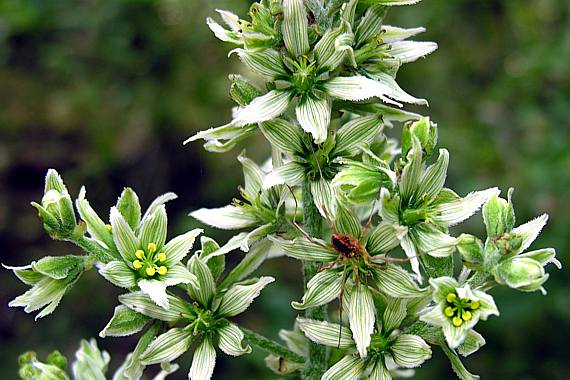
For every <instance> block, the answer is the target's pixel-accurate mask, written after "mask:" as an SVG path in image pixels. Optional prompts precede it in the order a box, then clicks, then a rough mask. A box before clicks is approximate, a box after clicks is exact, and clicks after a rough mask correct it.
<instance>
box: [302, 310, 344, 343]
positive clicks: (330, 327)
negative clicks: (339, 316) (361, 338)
mask: <svg viewBox="0 0 570 380" xmlns="http://www.w3.org/2000/svg"><path fill="white" fill-rule="evenodd" d="M297 324H298V326H299V329H301V331H302V332H303V333H304V334H305V336H306V337H307V338H309V339H310V340H312V341H313V342H315V343H317V344H322V345H325V346H328V347H335V348H340V349H346V348H351V347H354V340H353V339H352V332H351V331H350V329H349V328H348V327H344V326H341V325H339V324H336V323H331V322H326V321H317V320H314V319H307V318H301V317H297Z"/></svg>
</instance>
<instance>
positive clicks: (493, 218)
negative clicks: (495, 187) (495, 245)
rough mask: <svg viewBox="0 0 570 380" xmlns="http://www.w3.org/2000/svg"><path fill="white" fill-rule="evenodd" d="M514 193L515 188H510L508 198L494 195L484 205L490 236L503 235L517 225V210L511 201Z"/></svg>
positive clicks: (484, 217) (486, 224)
mask: <svg viewBox="0 0 570 380" xmlns="http://www.w3.org/2000/svg"><path fill="white" fill-rule="evenodd" d="M512 194H513V188H510V189H509V191H508V195H507V200H505V199H502V198H499V197H498V196H497V195H494V196H492V197H491V198H489V200H488V201H487V203H485V205H484V206H483V220H484V221H485V226H486V227H487V236H488V237H497V236H501V235H503V234H505V233H507V232H510V231H511V230H512V229H513V227H514V225H515V210H514V208H513V204H512V203H511V196H512Z"/></svg>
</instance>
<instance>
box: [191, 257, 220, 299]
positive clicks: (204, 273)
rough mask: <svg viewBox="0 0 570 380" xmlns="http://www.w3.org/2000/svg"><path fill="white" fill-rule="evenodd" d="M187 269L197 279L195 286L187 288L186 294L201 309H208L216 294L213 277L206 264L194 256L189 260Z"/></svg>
mask: <svg viewBox="0 0 570 380" xmlns="http://www.w3.org/2000/svg"><path fill="white" fill-rule="evenodd" d="M188 268H189V269H190V271H191V272H192V274H193V275H194V276H195V277H196V278H197V282H196V284H195V285H192V284H191V285H190V286H189V287H188V293H189V294H190V296H191V297H192V299H194V300H196V301H198V302H199V303H200V304H201V305H202V306H203V307H205V308H208V307H209V306H210V301H212V298H213V297H214V295H215V292H216V282H215V280H214V276H212V272H210V269H209V268H208V266H207V265H206V263H204V262H203V261H202V260H200V258H199V257H198V256H196V255H194V256H192V257H191V258H190V261H189V262H188Z"/></svg>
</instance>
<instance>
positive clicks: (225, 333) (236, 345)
mask: <svg viewBox="0 0 570 380" xmlns="http://www.w3.org/2000/svg"><path fill="white" fill-rule="evenodd" d="M218 337H219V341H218V347H219V348H220V349H221V350H222V351H224V352H225V353H226V354H228V355H231V356H241V355H243V354H249V353H250V352H251V347H250V346H249V345H247V346H245V347H242V343H243V339H244V335H243V332H242V331H241V330H240V328H239V327H237V326H236V325H234V324H233V323H229V324H228V325H227V326H224V327H222V328H221V329H219V330H218Z"/></svg>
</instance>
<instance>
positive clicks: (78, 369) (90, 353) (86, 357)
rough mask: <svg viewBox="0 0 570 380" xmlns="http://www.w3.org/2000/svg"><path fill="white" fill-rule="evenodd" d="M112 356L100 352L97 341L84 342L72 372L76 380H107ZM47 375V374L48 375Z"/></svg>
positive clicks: (58, 378) (46, 379) (47, 378)
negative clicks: (106, 373)
mask: <svg viewBox="0 0 570 380" xmlns="http://www.w3.org/2000/svg"><path fill="white" fill-rule="evenodd" d="M110 360H111V356H110V355H109V353H108V352H106V351H100V350H99V347H97V342H96V341H95V339H91V340H89V341H87V340H82V341H81V344H80V346H79V349H78V350H77V351H76V352H75V362H74V363H73V365H72V367H71V370H72V371H73V376H74V378H75V379H82V380H83V379H85V380H105V372H107V366H108V365H109V361H110ZM46 375H47V374H46ZM38 379H41V380H44V379H45V380H52V379H53V380H61V378H60V377H43V376H40V377H38Z"/></svg>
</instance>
